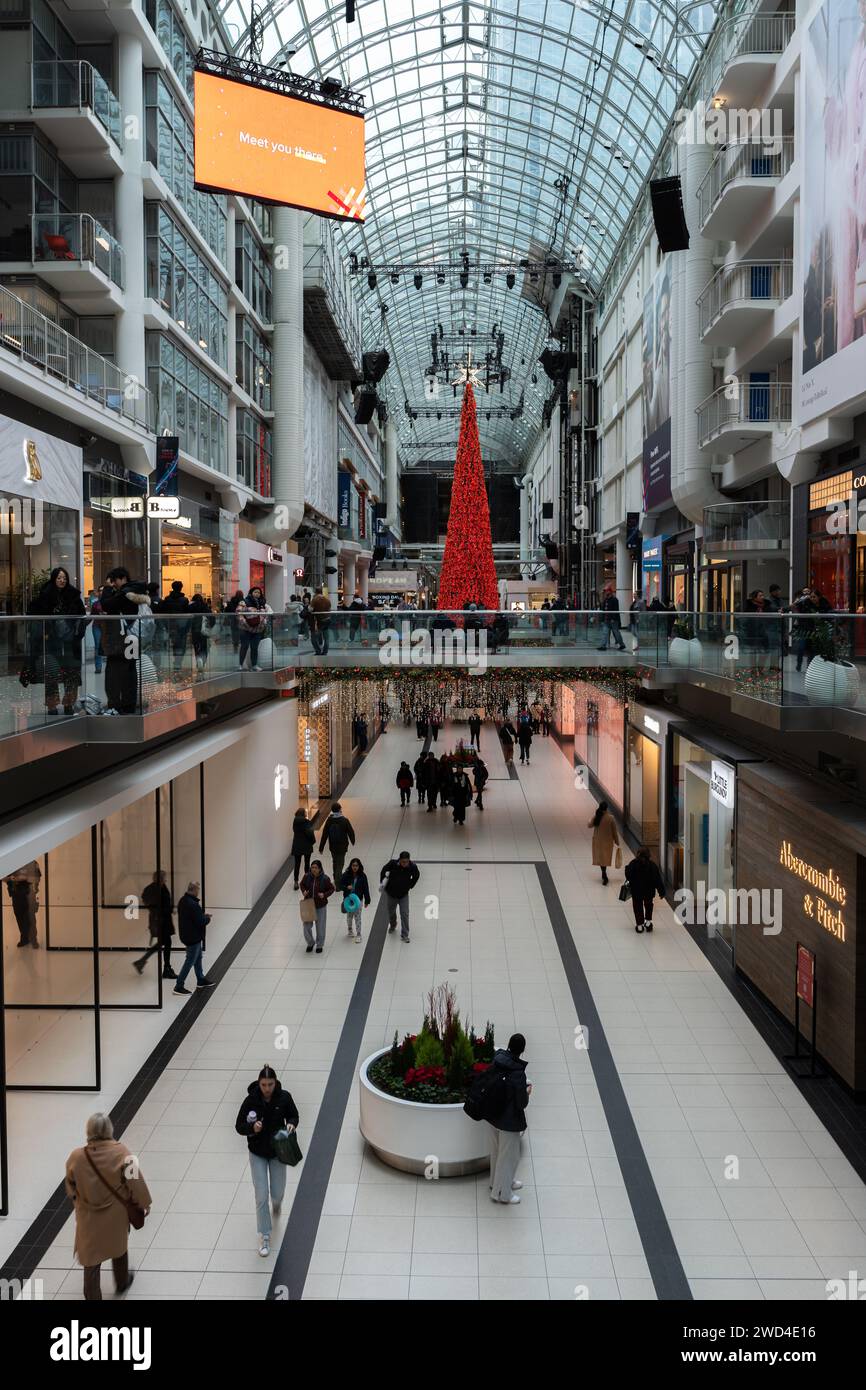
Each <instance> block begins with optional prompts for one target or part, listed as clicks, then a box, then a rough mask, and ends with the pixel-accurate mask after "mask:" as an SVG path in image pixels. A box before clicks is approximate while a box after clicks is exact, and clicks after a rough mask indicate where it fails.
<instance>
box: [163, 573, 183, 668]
mask: <svg viewBox="0 0 866 1390" xmlns="http://www.w3.org/2000/svg"><path fill="white" fill-rule="evenodd" d="M159 611H160V613H167V614H169V616H170V621H169V622H168V623H167V624H166V626H167V627H168V640H169V642H170V644H171V650H172V655H173V658H174V669H175V671H179V670H180V668H181V666H182V665H183V656H184V652H185V651H186V639H187V636H188V635H189V629H190V622H189V621H188V620H187V618H186V617H185V616H184V615H185V614H188V613H189V599H188V598H187V596H186V594H185V593H184V591H183V580H182V579H175V580H174V581H173V583H172V586H171V591H170V593H168V594H166V596H165V598H164V599H163V600H162V603H161V604H160V605H159Z"/></svg>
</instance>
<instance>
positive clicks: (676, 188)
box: [650, 175, 689, 251]
mask: <svg viewBox="0 0 866 1390" xmlns="http://www.w3.org/2000/svg"><path fill="white" fill-rule="evenodd" d="M650 198H651V200H652V208H653V221H654V222H655V228H656V236H657V237H658V239H659V246H660V247H661V249H662V251H688V249H689V229H688V227H687V226H686V217H685V213H684V211H683V188H682V183H681V182H680V178H679V175H677V176H676V177H675V178H672V179H650Z"/></svg>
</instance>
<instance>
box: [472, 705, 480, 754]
mask: <svg viewBox="0 0 866 1390" xmlns="http://www.w3.org/2000/svg"><path fill="white" fill-rule="evenodd" d="M473 743H474V744H475V747H476V748H480V747H481V715H480V714H479V713H478V710H473V712H472V714H470V716H469V746H470V748H471V746H472V744H473Z"/></svg>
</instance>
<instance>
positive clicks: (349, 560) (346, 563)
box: [343, 555, 355, 603]
mask: <svg viewBox="0 0 866 1390" xmlns="http://www.w3.org/2000/svg"><path fill="white" fill-rule="evenodd" d="M354 593H355V556H354V555H344V556H343V597H344V599H345V601H346V603H351V602H352V596H353V595H354Z"/></svg>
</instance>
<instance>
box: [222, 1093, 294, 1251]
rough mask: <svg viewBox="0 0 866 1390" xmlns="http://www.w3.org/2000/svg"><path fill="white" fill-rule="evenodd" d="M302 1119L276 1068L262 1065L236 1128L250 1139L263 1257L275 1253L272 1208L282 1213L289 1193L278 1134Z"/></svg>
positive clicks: (258, 1227) (250, 1156)
mask: <svg viewBox="0 0 866 1390" xmlns="http://www.w3.org/2000/svg"><path fill="white" fill-rule="evenodd" d="M300 1122H301V1117H300V1115H299V1114H298V1107H297V1106H296V1105H295V1102H294V1101H293V1100H292V1094H291V1092H290V1091H284V1090H283V1088H282V1086H281V1085H280V1083H279V1081H278V1079H277V1073H276V1072H275V1071H274V1069H273V1067H262V1069H261V1071H260V1072H259V1075H258V1079H257V1080H256V1081H252V1082H250V1084H249V1086H248V1087H247V1093H246V1095H245V1096H244V1098H243V1100H242V1101H241V1106H240V1109H239V1110H238V1117H237V1119H236V1120H235V1130H236V1131H237V1133H238V1134H242V1135H244V1136H245V1138H246V1141H247V1149H248V1151H249V1159H250V1174H251V1176H252V1179H253V1193H254V1195H255V1200H256V1233H257V1235H258V1238H259V1254H260V1255H261V1256H262V1258H263V1259H264V1258H266V1257H267V1256H268V1255H270V1253H271V1231H272V1230H273V1226H272V1224H271V1208H273V1214H274V1216H279V1214H280V1211H281V1209H282V1205H283V1197H284V1196H285V1192H286V1165H285V1164H284V1163H281V1162H280V1160H279V1159H278V1158H277V1155H276V1150H275V1148H274V1135H275V1134H276V1133H277V1131H278V1130H281V1129H287V1130H288V1131H289V1133H291V1132H292V1131H293V1130H296V1129H297V1127H298V1125H299V1124H300Z"/></svg>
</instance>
